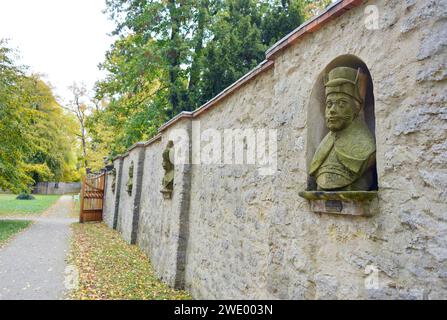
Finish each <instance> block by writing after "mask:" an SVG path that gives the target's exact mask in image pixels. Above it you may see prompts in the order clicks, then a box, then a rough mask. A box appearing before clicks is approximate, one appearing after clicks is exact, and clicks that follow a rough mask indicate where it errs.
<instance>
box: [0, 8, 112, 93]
mask: <svg viewBox="0 0 447 320" xmlns="http://www.w3.org/2000/svg"><path fill="white" fill-rule="evenodd" d="M104 8H105V1H104V0H0V38H8V39H10V41H9V46H10V47H13V48H16V49H18V50H19V51H20V55H21V57H22V60H21V62H22V63H23V64H26V65H28V66H29V67H30V70H31V71H32V72H38V73H42V74H45V75H46V76H45V78H44V79H45V80H47V82H50V83H51V85H52V86H53V87H54V89H55V90H54V91H55V93H56V94H57V95H58V96H60V97H61V98H62V100H63V101H68V100H69V99H70V94H69V92H68V90H67V87H68V86H69V85H71V84H72V83H73V81H76V82H84V83H85V84H87V86H89V87H92V86H93V84H94V83H95V81H96V80H98V79H99V78H101V77H103V76H104V74H103V73H101V72H100V71H99V70H98V67H97V66H98V63H100V62H102V61H103V60H104V55H105V52H106V51H107V49H108V48H109V47H110V45H111V44H112V42H113V41H112V38H111V37H109V36H108V35H107V34H108V33H110V32H111V31H112V30H113V28H114V24H113V23H112V22H111V21H109V20H108V19H107V16H106V15H105V14H103V13H102V10H104Z"/></svg>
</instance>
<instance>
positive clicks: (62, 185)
mask: <svg viewBox="0 0 447 320" xmlns="http://www.w3.org/2000/svg"><path fill="white" fill-rule="evenodd" d="M80 192H81V183H80V182H39V183H37V184H36V186H35V187H34V189H33V193H34V194H69V193H80Z"/></svg>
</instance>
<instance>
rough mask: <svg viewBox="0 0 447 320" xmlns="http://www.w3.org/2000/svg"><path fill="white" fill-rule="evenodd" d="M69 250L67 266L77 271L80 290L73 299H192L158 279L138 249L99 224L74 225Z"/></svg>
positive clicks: (73, 293) (72, 296) (72, 294)
mask: <svg viewBox="0 0 447 320" xmlns="http://www.w3.org/2000/svg"><path fill="white" fill-rule="evenodd" d="M71 249H72V250H71V253H70V259H69V260H70V263H72V264H74V265H76V267H77V268H78V270H79V288H78V289H77V290H75V291H73V292H72V293H71V295H70V297H71V298H72V299H77V300H106V299H107V300H109V299H112V300H113V299H123V300H126V299H130V300H183V299H191V297H190V296H189V295H188V294H187V293H186V292H185V291H179V290H174V289H172V288H170V287H168V286H167V285H166V284H164V283H163V282H161V281H160V280H158V279H157V277H156V275H155V273H154V270H153V268H152V267H151V265H150V262H149V259H148V258H147V256H146V255H145V254H144V253H143V252H142V251H141V249H140V248H138V247H137V246H131V245H128V244H127V243H126V242H125V241H124V240H123V239H122V238H121V236H120V235H119V234H118V233H117V232H116V231H114V230H110V229H109V228H107V226H105V225H104V224H102V223H95V224H74V225H73V239H72V246H71Z"/></svg>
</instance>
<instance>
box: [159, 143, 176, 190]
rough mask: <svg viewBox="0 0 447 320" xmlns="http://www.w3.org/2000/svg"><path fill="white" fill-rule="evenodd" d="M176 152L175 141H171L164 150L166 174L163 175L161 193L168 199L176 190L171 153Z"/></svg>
mask: <svg viewBox="0 0 447 320" xmlns="http://www.w3.org/2000/svg"><path fill="white" fill-rule="evenodd" d="M173 152H174V142H172V141H169V142H168V144H167V146H166V149H165V150H164V151H163V164H162V165H163V169H164V170H165V175H164V176H163V181H162V189H161V193H163V196H164V197H165V198H166V199H170V198H171V195H172V191H173V190H174V163H173V162H172V160H171V158H172V157H171V155H172V153H173Z"/></svg>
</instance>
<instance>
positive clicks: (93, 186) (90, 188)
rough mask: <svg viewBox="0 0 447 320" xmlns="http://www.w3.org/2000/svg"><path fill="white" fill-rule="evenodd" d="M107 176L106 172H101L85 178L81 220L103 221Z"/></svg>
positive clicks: (82, 190)
mask: <svg viewBox="0 0 447 320" xmlns="http://www.w3.org/2000/svg"><path fill="white" fill-rule="evenodd" d="M105 177H106V175H105V173H101V174H98V175H88V176H87V177H85V178H84V179H83V181H82V189H81V197H80V198H81V199H80V201H81V203H80V215H79V222H81V223H83V222H89V221H102V210H103V205H104V185H105Z"/></svg>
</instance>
